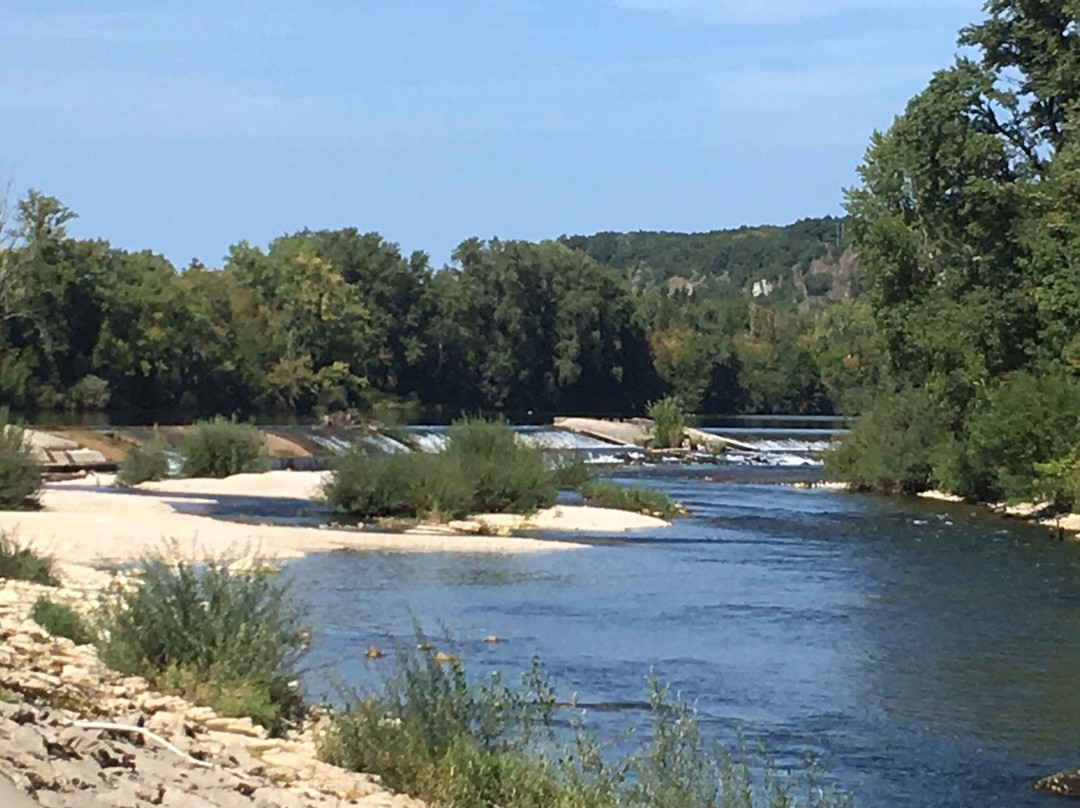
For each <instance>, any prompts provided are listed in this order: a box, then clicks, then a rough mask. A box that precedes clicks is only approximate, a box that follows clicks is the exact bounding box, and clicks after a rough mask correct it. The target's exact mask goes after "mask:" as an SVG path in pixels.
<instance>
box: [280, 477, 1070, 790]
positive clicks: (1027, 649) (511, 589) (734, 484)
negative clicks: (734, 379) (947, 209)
mask: <svg viewBox="0 0 1080 808" xmlns="http://www.w3.org/2000/svg"><path fill="white" fill-rule="evenodd" d="M802 474H803V475H805V470H802ZM793 475H794V476H799V475H797V474H796V473H795V472H794V471H791V470H784V469H777V468H775V467H765V468H756V467H747V466H741V467H734V466H723V467H717V466H708V467H705V466H700V467H699V466H676V467H651V468H650V467H639V468H624V469H618V470H616V471H614V472H609V473H608V475H607V476H610V477H612V478H613V479H615V480H616V481H618V482H622V483H625V484H628V485H649V486H652V487H656V488H660V489H663V490H664V491H666V492H668V493H669V494H670V495H671V496H672V497H674V498H675V499H677V500H679V501H680V502H683V503H684V504H685V505H686V506H687V507H688V509H689V512H690V515H689V516H688V517H687V518H685V519H680V520H678V521H677V522H676V523H675V525H674V526H673V527H671V528H668V529H666V530H659V531H654V532H646V533H639V534H632V535H630V536H625V537H619V538H615V539H612V538H602V537H592V538H588V539H586V541H587V542H588V544H589V545H590V546H589V547H588V548H587V549H584V550H581V551H578V552H558V553H542V554H537V555H507V556H468V555H442V554H439V555H403V554H402V555H377V554H376V555H345V554H335V555H326V556H313V557H308V558H306V559H304V560H301V561H297V562H294V563H292V564H290V565H289V567H288V572H289V573H291V576H292V578H293V580H294V586H295V590H294V591H295V592H296V593H298V594H300V595H302V596H303V597H304V598H305V599H306V600H307V601H308V602H309V604H310V613H309V619H310V621H311V622H312V624H313V626H314V628H315V631H314V635H313V640H314V646H313V651H312V654H311V655H310V656H309V658H308V660H307V662H308V664H309V666H310V671H309V673H308V674H307V676H306V680H305V687H306V689H307V691H308V695H309V696H311V697H312V698H316V699H317V698H323V697H326V698H328V699H330V700H333V699H334V698H335V696H334V693H335V692H336V690H337V688H338V687H340V686H341V685H344V686H346V687H354V686H362V685H365V684H370V683H372V682H374V681H377V679H378V675H379V670H380V669H381V667H382V666H383V665H385V664H387V663H388V662H389V659H386V660H375V661H372V660H367V659H365V657H364V651H365V649H366V648H367V647H368V645H369V644H374V645H376V646H378V647H380V648H384V649H387V650H389V647H390V646H391V644H392V642H393V641H395V640H397V641H408V640H409V638H410V637H411V635H412V632H413V625H414V621H416V622H419V624H421V625H422V626H424V627H425V628H426V629H427V631H428V632H429V633H431V634H435V635H440V634H441V633H442V632H443V630H444V629H445V630H446V631H447V632H449V634H450V635H452V636H453V637H454V638H455V640H456V641H457V643H458V649H459V651H460V652H461V654H462V655H463V656H464V658H465V659H466V662H467V664H468V665H469V667H470V669H471V670H472V671H473V672H474V673H483V672H486V671H489V670H492V669H495V668H501V669H502V670H504V671H505V672H507V673H512V672H514V671H518V670H521V669H522V668H524V667H525V666H526V665H527V664H528V662H529V660H530V658H531V657H532V656H533V655H534V654H539V655H540V656H541V658H542V659H543V661H544V663H545V665H546V667H547V670H548V672H549V674H550V676H551V678H552V679H553V681H554V682H555V683H556V684H557V685H558V686H559V689H560V692H561V693H563V694H569V693H570V692H571V691H573V692H576V693H577V695H578V700H579V702H581V703H582V704H584V705H586V706H587V707H588V706H589V705H592V706H591V707H588V709H587V712H586V717H587V721H588V723H589V726H591V727H592V728H594V729H596V730H597V731H599V732H601V733H615V732H617V731H618V730H620V729H622V728H625V727H626V726H627V725H628V724H631V723H636V724H639V725H640V724H642V723H643V720H644V717H645V716H644V713H643V710H642V707H643V705H642V701H643V694H644V687H645V677H646V676H647V675H648V673H649V672H650V671H654V672H655V673H656V674H657V676H658V677H660V679H662V680H663V681H666V682H669V683H670V684H671V685H672V687H673V689H676V690H678V691H680V692H681V693H682V695H683V696H684V697H685V698H686V699H688V700H691V701H696V702H697V704H698V709H699V713H700V717H701V719H702V722H703V726H704V729H705V731H706V732H707V733H708V734H709V735H711V736H712V737H715V738H718V739H720V740H721V741H723V742H725V743H727V742H731V741H732V740H733V739H734V738H735V733H736V732H737V730H738V728H742V729H743V730H744V731H745V732H746V733H747V734H749V735H750V736H752V737H754V738H757V739H760V740H761V741H762V742H763V744H764V746H765V747H766V748H767V749H768V750H769V751H770V753H771V754H772V755H773V756H774V757H776V758H777V759H778V760H779V761H780V762H781V763H791V764H794V763H796V762H797V760H798V758H799V756H800V755H801V754H802V753H803V752H804V751H807V750H809V751H811V752H813V753H815V754H816V755H818V756H819V757H821V758H822V759H824V760H826V761H828V762H830V763H831V765H832V775H833V776H834V777H835V779H836V781H837V782H838V784H839V785H840V786H841V787H843V788H844V789H847V790H850V791H852V792H853V793H854V794H855V796H856V799H857V803H858V804H859V805H861V806H935V807H944V806H974V805H978V806H983V807H984V808H988V807H989V806H1002V807H1004V806H1010V807H1012V806H1038V805H1047V804H1049V802H1050V801H1051V800H1053V799H1054V798H1051V797H1045V796H1041V795H1036V794H1034V793H1032V792H1030V791H1029V790H1028V789H1029V786H1030V784H1031V783H1032V782H1033V781H1034V780H1036V779H1038V778H1039V777H1041V776H1044V775H1046V774H1050V773H1052V772H1053V771H1056V770H1058V769H1061V768H1070V767H1072V768H1075V767H1076V766H1078V765H1080V689H1078V688H1077V686H1076V679H1077V671H1078V670H1080V548H1078V547H1077V545H1076V544H1073V543H1069V542H1061V541H1058V540H1056V539H1055V538H1054V537H1053V535H1052V534H1051V533H1050V532H1049V531H1046V530H1044V529H1041V528H1036V527H1032V526H1028V525H1025V524H1022V523H1018V522H1015V521H1008V520H1005V519H1003V518H999V517H996V516H993V515H991V514H988V513H986V512H984V511H981V510H978V509H974V508H968V507H966V506H962V505H950V504H942V503H932V502H923V501H920V500H908V499H900V498H884V497H872V496H863V495H854V494H848V493H844V492H837V491H831V490H826V489H820V488H815V489H810V490H801V489H798V488H795V487H791V486H786V485H780V484H777V483H780V482H783V481H784V480H785V479H790V478H792V477H793ZM578 538H580V537H578ZM490 634H494V635H498V636H499V637H501V638H503V639H505V640H506V641H505V642H501V643H498V644H485V643H484V641H483V640H484V637H485V636H486V635H490Z"/></svg>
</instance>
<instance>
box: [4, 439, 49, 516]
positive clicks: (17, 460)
mask: <svg viewBox="0 0 1080 808" xmlns="http://www.w3.org/2000/svg"><path fill="white" fill-rule="evenodd" d="M42 482H43V481H42V477H41V466H40V465H39V464H38V462H37V460H35V459H34V455H33V453H32V452H31V450H30V445H29V443H28V441H27V435H26V432H24V431H23V430H22V429H21V428H19V427H17V426H15V425H14V424H8V423H5V422H4V421H2V420H0V510H4V511H28V510H35V509H37V507H38V505H39V502H38V499H39V497H40V496H41V486H42Z"/></svg>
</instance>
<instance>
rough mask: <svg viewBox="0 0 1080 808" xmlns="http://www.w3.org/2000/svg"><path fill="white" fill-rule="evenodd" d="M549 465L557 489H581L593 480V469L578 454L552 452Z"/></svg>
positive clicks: (548, 460) (553, 483) (552, 482)
mask: <svg viewBox="0 0 1080 808" xmlns="http://www.w3.org/2000/svg"><path fill="white" fill-rule="evenodd" d="M547 463H548V469H549V470H550V472H551V484H552V485H554V486H555V487H556V488H581V486H583V485H585V483H587V482H589V481H590V480H591V479H592V478H593V473H592V469H590V468H589V465H588V463H586V462H585V460H584V459H583V458H582V457H581V455H579V454H578V453H577V452H551V453H549V454H548V458H547Z"/></svg>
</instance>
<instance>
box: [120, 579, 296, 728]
mask: <svg viewBox="0 0 1080 808" xmlns="http://www.w3.org/2000/svg"><path fill="white" fill-rule="evenodd" d="M139 570H140V575H139V581H138V584H137V585H136V586H134V587H132V588H130V589H128V590H125V591H124V592H123V593H122V594H121V595H119V596H118V599H117V600H116V601H114V602H113V603H110V604H108V605H107V606H106V607H104V611H103V614H102V616H101V623H102V625H103V628H104V631H103V636H105V637H106V639H105V641H104V643H103V646H102V657H103V659H104V660H105V662H106V663H107V664H108V665H109V666H110V667H112V668H114V669H116V670H118V671H120V672H121V673H127V674H139V675H142V676H146V677H147V678H148V679H150V680H151V681H152V682H154V683H155V684H156V685H158V686H160V687H163V688H164V689H166V690H169V691H170V692H175V693H178V694H180V695H183V696H186V697H188V698H191V699H193V700H195V701H198V702H199V703H203V704H208V705H209V706H211V707H213V708H214V709H216V710H218V711H219V712H222V713H223V714H226V715H249V716H250V717H251V718H252V719H254V720H255V721H257V722H259V723H261V724H263V725H264V726H266V727H268V728H269V729H271V730H272V731H281V730H283V729H284V728H285V727H287V726H288V724H289V723H290V721H292V720H293V719H295V718H297V717H298V716H299V715H300V714H301V712H302V707H303V705H302V703H301V701H300V697H299V695H298V693H297V692H296V690H295V689H294V687H293V686H291V684H290V683H291V682H293V681H294V680H295V679H296V677H297V675H298V673H297V663H298V660H299V657H300V655H301V654H302V653H303V650H304V647H305V641H306V633H305V632H304V630H303V629H302V627H301V623H300V621H301V613H300V611H299V610H298V609H297V608H296V607H295V606H294V605H293V604H292V603H291V602H290V600H289V598H288V594H287V585H285V584H283V583H281V582H279V581H277V580H276V579H275V577H274V576H273V574H272V573H270V572H267V571H265V570H263V569H261V568H259V567H258V565H256V569H253V570H250V571H240V572H234V571H231V570H230V569H229V567H228V566H227V565H226V564H225V563H224V562H212V563H208V564H205V565H202V566H193V565H190V564H185V563H172V562H169V561H166V560H164V559H162V558H156V559H150V560H145V561H143V562H142V563H141V564H140V567H139Z"/></svg>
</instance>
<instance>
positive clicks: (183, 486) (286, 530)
mask: <svg viewBox="0 0 1080 808" xmlns="http://www.w3.org/2000/svg"><path fill="white" fill-rule="evenodd" d="M323 480H324V475H323V473H321V472H304V471H271V472H267V473H265V474H238V475H235V476H233V477H227V478H225V479H221V480H217V479H182V480H166V481H163V482H156V483H144V484H143V485H140V486H137V487H135V488H132V489H123V488H115V487H113V486H112V485H111V483H112V479H111V477H109V476H107V475H101V476H100V477H95V476H93V475H91V476H90V477H88V478H86V479H81V480H72V481H64V482H56V483H50V484H48V485H47V486H46V487H45V490H44V493H43V495H42V498H41V504H42V509H41V510H39V511H32V512H13V511H4V512H0V530H3V531H6V532H8V533H9V534H13V535H14V536H15V537H16V538H17V539H18V540H19V541H20V542H22V543H24V544H25V543H29V544H31V545H32V546H33V547H34V548H35V550H37V551H39V552H44V553H48V554H51V555H52V556H53V557H54V558H55V559H56V561H57V562H59V563H61V564H62V565H77V566H80V567H86V566H99V565H106V564H123V563H130V562H133V561H137V560H138V559H140V558H142V557H144V556H146V555H148V554H154V553H159V552H162V550H163V548H165V547H167V546H168V544H169V543H170V542H172V543H175V546H176V548H177V550H178V551H179V552H181V553H183V555H184V556H185V557H187V558H190V559H191V560H208V559H222V558H237V557H245V556H258V557H259V558H262V559H266V560H288V559H295V558H300V557H302V556H304V555H307V554H309V553H326V552H332V551H337V550H352V551H372V552H408V553H421V552H462V553H503V554H506V553H530V552H533V553H534V552H551V551H561V550H571V549H578V548H581V547H584V546H586V545H583V544H581V543H577V542H573V541H567V540H564V539H560V540H551V539H540V538H528V537H517V536H508V535H485V534H489V533H491V532H500V533H505V532H507V531H509V530H528V529H531V530H552V531H565V532H573V531H579V532H586V533H606V532H622V531H626V530H636V529H655V528H657V527H663V526H665V525H667V524H668V523H667V522H665V521H663V520H661V519H656V518H654V517H649V516H644V515H641V514H633V513H627V512H623V511H614V510H610V509H605V508H587V507H581V506H556V507H554V508H549V509H545V510H544V511H540V512H538V513H536V514H533V515H531V516H529V517H509V516H504V515H487V516H482V517H478V518H475V521H477V522H479V523H480V524H482V525H485V526H486V527H485V528H484V529H482V530H481V531H480V532H479V533H476V532H468V531H469V529H470V527H471V525H470V524H465V525H462V524H459V525H458V527H457V529H455V528H454V527H451V526H449V525H434V524H433V525H426V524H423V525H419V526H417V527H414V528H411V529H409V530H406V531H384V532H381V531H370V530H364V531H359V530H356V529H352V528H341V527H296V526H282V525H273V524H250V523H246V522H234V521H225V520H222V519H218V518H214V517H212V516H209V515H207V512H208V511H209V510H210V509H212V508H213V507H214V506H215V505H217V504H218V503H219V502H220V501H221V500H222V499H223V498H228V497H244V498H251V497H256V498H261V497H268V498H284V499H311V498H313V497H315V496H317V494H318V492H319V490H320V487H321V485H322V482H323ZM180 509H182V510H180Z"/></svg>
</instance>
